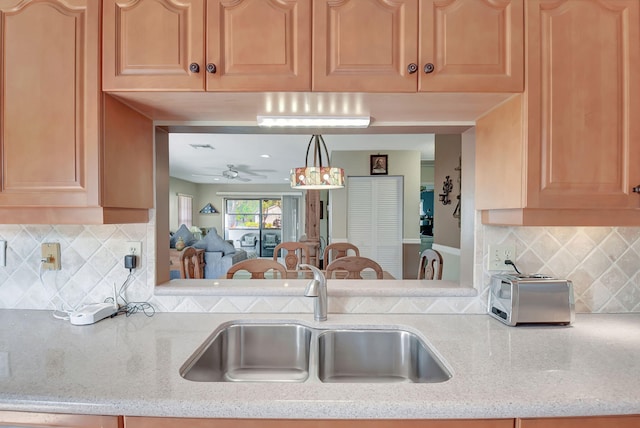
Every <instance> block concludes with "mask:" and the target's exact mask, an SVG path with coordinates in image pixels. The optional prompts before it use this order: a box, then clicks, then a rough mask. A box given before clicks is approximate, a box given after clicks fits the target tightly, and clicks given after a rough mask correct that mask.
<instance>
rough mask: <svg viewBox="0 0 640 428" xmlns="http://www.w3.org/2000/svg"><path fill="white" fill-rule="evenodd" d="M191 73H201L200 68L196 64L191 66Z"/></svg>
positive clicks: (193, 63)
mask: <svg viewBox="0 0 640 428" xmlns="http://www.w3.org/2000/svg"><path fill="white" fill-rule="evenodd" d="M189 71H190V72H192V73H200V66H199V65H198V63H196V62H192V63H191V64H189Z"/></svg>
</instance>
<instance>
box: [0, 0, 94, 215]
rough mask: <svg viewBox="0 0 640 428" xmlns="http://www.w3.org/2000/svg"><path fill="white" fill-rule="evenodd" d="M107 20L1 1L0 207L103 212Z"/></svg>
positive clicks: (86, 1) (52, 6) (65, 7)
mask: <svg viewBox="0 0 640 428" xmlns="http://www.w3.org/2000/svg"><path fill="white" fill-rule="evenodd" d="M99 15H100V10H99V3H98V2H95V1H94V0H64V1H61V0H49V1H40V2H24V1H22V0H0V79H1V89H0V160H1V164H0V172H1V175H0V206H5V207H14V206H39V207H43V206H86V205H88V204H91V205H97V202H98V200H97V199H98V193H97V192H98V171H97V168H95V167H93V165H98V160H99V153H98V150H97V148H98V140H97V138H98V113H97V110H96V107H97V105H98V94H99V80H98V79H99V72H98V58H99V32H98V31H99V30H98V29H99ZM6 220H7V219H6V218H5V217H4V213H3V214H2V215H0V223H1V222H5V221H6Z"/></svg>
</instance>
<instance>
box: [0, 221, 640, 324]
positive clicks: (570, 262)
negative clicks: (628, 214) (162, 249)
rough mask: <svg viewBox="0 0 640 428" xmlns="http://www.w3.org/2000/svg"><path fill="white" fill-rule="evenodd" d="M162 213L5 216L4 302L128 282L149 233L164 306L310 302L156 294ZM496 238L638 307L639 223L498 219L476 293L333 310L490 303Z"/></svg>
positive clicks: (538, 268)
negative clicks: (132, 260) (508, 223)
mask: <svg viewBox="0 0 640 428" xmlns="http://www.w3.org/2000/svg"><path fill="white" fill-rule="evenodd" d="M154 236H155V219H154V218H153V216H152V219H151V221H150V222H149V223H148V224H127V225H107V226H82V225H71V226H69V225H0V239H2V240H6V241H8V249H7V258H6V259H7V266H5V267H0V308H22V309H65V310H68V309H72V308H74V307H76V306H78V305H80V304H82V303H90V302H96V301H103V300H104V299H105V298H106V297H109V296H111V294H112V289H113V286H114V284H115V285H116V287H117V288H120V286H121V285H122V284H124V283H125V281H127V277H128V275H129V272H128V270H127V269H125V268H124V260H123V259H124V255H125V253H126V242H127V241H139V242H142V248H143V250H142V257H141V260H140V266H139V269H136V270H135V271H134V273H133V275H132V277H131V279H130V280H129V285H128V286H127V291H126V296H127V298H128V300H130V301H148V302H150V303H151V304H152V305H153V306H154V307H155V308H156V310H158V311H174V312H194V311H195V312H283V313H287V312H289V313H293V312H310V311H312V310H313V309H312V306H311V301H310V299H307V298H304V297H302V296H300V297H277V298H276V297H269V298H266V297H247V296H239V297H229V296H220V297H218V296H155V295H154V293H153V288H154V282H155V249H154V248H155V239H154ZM44 242H59V243H60V246H61V249H62V270H60V271H44V272H41V271H40V259H41V255H40V245H41V244H42V243H44ZM488 243H492V244H493V243H512V244H515V246H516V254H517V257H516V260H515V262H516V265H517V267H518V268H519V270H520V271H522V272H527V273H546V274H550V275H552V276H556V277H562V278H568V279H571V280H572V281H573V284H574V291H575V297H576V311H577V312H638V311H640V228H629V227H496V226H482V225H479V226H478V227H477V229H476V253H475V254H476V257H475V258H476V261H475V263H476V264H475V266H474V268H475V269H474V271H475V274H474V278H475V282H476V288H477V289H478V296H477V297H448V298H444V297H440V298H391V297H385V298H366V297H359V298H356V297H354V298H351V297H349V298H337V297H336V298H331V299H330V304H329V305H330V306H329V311H330V312H360V313H374V312H375V313H379V312H384V313H394V312H397V313H458V312H459V313H483V312H484V311H485V305H486V291H487V284H488V283H489V278H490V272H487V271H486V269H485V266H486V260H487V257H488V255H487V245H488Z"/></svg>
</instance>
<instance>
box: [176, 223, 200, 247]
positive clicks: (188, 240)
mask: <svg viewBox="0 0 640 428" xmlns="http://www.w3.org/2000/svg"><path fill="white" fill-rule="evenodd" d="M178 238H182V240H183V241H184V245H185V246H187V247H188V246H191V245H193V244H195V243H196V242H197V241H198V240H197V239H196V238H195V237H194V236H193V233H191V231H190V230H189V228H188V227H187V226H186V225H184V224H182V225H180V227H179V228H178V230H176V233H174V234H173V236H172V237H171V239H170V240H169V247H171V248H176V242H178Z"/></svg>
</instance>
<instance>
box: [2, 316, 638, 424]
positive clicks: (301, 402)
mask: <svg viewBox="0 0 640 428" xmlns="http://www.w3.org/2000/svg"><path fill="white" fill-rule="evenodd" d="M256 319H263V320H287V321H299V322H302V323H303V324H307V325H310V326H313V327H320V328H324V327H334V326H403V327H405V328H407V329H408V330H410V331H413V332H417V333H418V334H419V335H420V336H421V337H423V338H425V339H426V340H427V341H428V343H429V344H430V345H431V346H432V347H433V348H435V349H436V350H437V351H438V353H439V354H440V355H441V356H443V357H444V359H445V361H446V364H447V366H448V367H449V368H450V369H451V370H452V372H453V377H452V379H450V380H449V381H447V382H444V383H436V384H411V383H397V384H389V383H385V384H323V383H320V382H317V381H316V382H307V383H206V382H191V381H187V380H184V379H183V378H182V377H180V375H179V373H178V371H179V368H180V366H181V365H182V364H183V363H184V361H185V360H186V359H187V358H188V357H189V355H191V354H192V353H193V352H194V351H195V349H196V348H197V347H198V346H199V345H200V344H201V343H202V342H203V341H204V340H205V339H206V338H207V337H208V336H209V335H210V334H211V333H212V332H213V331H214V330H215V329H216V327H218V326H219V325H220V324H221V323H224V322H227V321H230V320H256ZM638 373H640V314H620V315H596V314H593V315H578V316H577V317H576V321H575V323H574V324H573V325H572V326H570V327H553V326H540V327H508V326H505V325H503V324H501V323H500V322H499V321H497V320H494V319H492V318H490V317H489V316H487V315H379V314H374V315H348V314H329V321H327V322H325V323H315V322H313V316H312V314H300V315H294V316H292V315H291V314H286V315H285V314H239V315H234V314H196V313H157V314H156V315H155V316H153V317H150V318H148V317H146V316H145V315H144V314H142V313H137V314H134V315H132V316H130V317H125V316H119V317H116V318H113V319H107V320H104V321H101V322H99V323H97V324H94V325H90V326H73V325H70V324H69V323H68V322H67V321H62V320H57V319H54V318H53V316H52V314H51V312H50V311H29V310H0V410H16V411H36V412H61V413H79V414H103V415H131V416H177V417H211V418H215V417H224V418H368V419H369V418H406V419H416V418H419V419H420V418H501V417H508V418H511V417H536V416H572V415H573V416H577V415H609V414H640V382H639V381H638Z"/></svg>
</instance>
